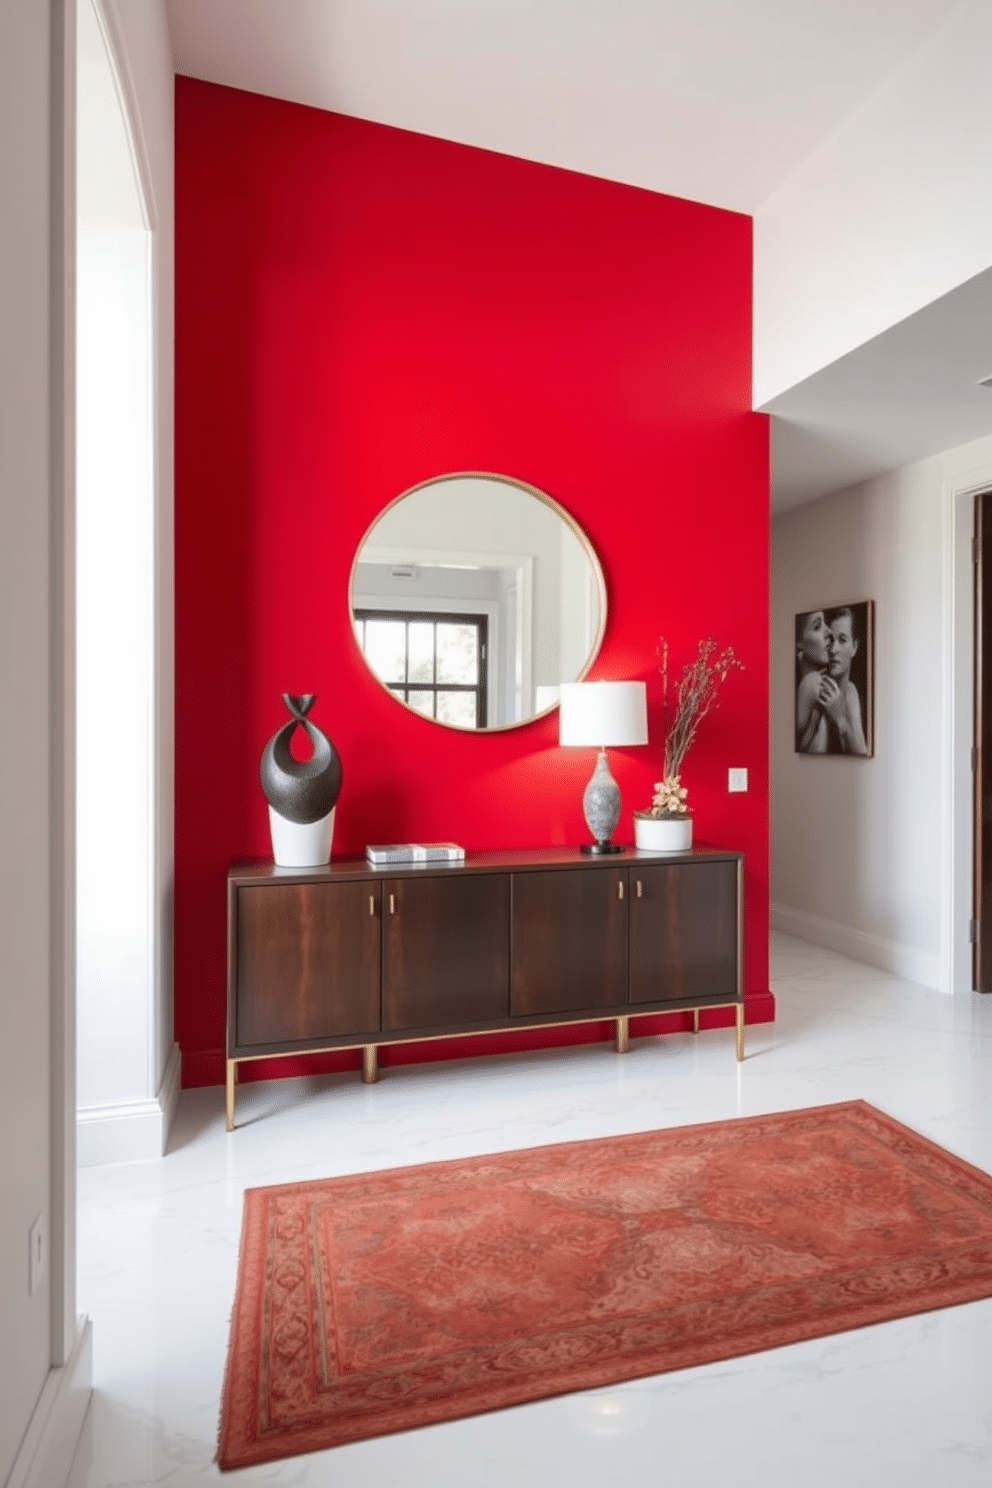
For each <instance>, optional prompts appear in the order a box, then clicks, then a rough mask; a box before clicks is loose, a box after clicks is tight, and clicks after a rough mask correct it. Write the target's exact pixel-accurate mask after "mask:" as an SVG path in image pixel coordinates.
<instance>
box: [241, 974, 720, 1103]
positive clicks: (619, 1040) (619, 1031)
mask: <svg viewBox="0 0 992 1488" xmlns="http://www.w3.org/2000/svg"><path fill="white" fill-rule="evenodd" d="M735 1018H736V1039H735V1043H736V1052H737V1058H738V1059H743V1058H744V1004H743V1002H738V1003H737V1004H736V1006H735ZM692 1031H693V1033H698V1032H699V1009H698V1008H693V1010H692ZM352 1047H354V1046H352ZM613 1047H614V1049H615V1050H616V1051H617V1053H618V1054H627V1053H629V1052H630V1018H629V1016H627V1015H624V1016H622V1017H620V1018H617V1019H616V1020H615V1023H614V1033H613ZM237 1079H238V1061H237V1060H236V1059H229V1060H228V1061H227V1089H226V1114H227V1129H228V1131H229V1132H230V1131H233V1130H234V1087H235V1085H236V1084H237ZM378 1079H379V1046H378V1044H363V1045H362V1083H363V1085H375V1084H376V1082H377V1081H378Z"/></svg>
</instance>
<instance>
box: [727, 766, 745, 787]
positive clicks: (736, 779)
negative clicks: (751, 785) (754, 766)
mask: <svg viewBox="0 0 992 1488" xmlns="http://www.w3.org/2000/svg"><path fill="white" fill-rule="evenodd" d="M727 789H728V791H746V790H747V771H746V770H728V771H727Z"/></svg>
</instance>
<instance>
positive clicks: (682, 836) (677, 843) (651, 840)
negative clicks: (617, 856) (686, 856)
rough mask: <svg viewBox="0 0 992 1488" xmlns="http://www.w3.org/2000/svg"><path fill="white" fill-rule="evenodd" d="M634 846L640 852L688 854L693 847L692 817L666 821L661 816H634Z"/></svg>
mask: <svg viewBox="0 0 992 1488" xmlns="http://www.w3.org/2000/svg"><path fill="white" fill-rule="evenodd" d="M634 846H635V847H636V848H637V850H638V852H688V851H689V849H690V847H691V846H692V817H691V816H683V817H676V818H675V819H674V820H670V821H666V820H665V819H664V818H663V817H659V816H637V815H636V814H635V816H634Z"/></svg>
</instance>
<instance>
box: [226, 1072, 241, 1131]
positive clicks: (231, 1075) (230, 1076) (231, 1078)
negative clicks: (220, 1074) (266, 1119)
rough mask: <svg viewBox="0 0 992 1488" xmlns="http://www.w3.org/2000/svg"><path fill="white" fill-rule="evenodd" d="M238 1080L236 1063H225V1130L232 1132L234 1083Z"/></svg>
mask: <svg viewBox="0 0 992 1488" xmlns="http://www.w3.org/2000/svg"><path fill="white" fill-rule="evenodd" d="M237 1078H238V1061H237V1060H236V1059H229V1060H228V1061H227V1129H228V1131H233V1130H234V1082H235V1080H236V1079H237Z"/></svg>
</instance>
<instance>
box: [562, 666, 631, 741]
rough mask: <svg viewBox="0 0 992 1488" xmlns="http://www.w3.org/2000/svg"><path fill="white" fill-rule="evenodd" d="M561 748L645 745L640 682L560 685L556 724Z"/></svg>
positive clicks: (570, 683)
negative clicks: (588, 745) (559, 708)
mask: <svg viewBox="0 0 992 1488" xmlns="http://www.w3.org/2000/svg"><path fill="white" fill-rule="evenodd" d="M558 740H559V743H561V744H592V745H594V746H595V748H597V749H605V748H606V747H607V746H609V745H613V744H646V743H647V742H648V700H647V686H646V684H645V683H644V682H563V683H562V688H561V711H560V714H559V721H558Z"/></svg>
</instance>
